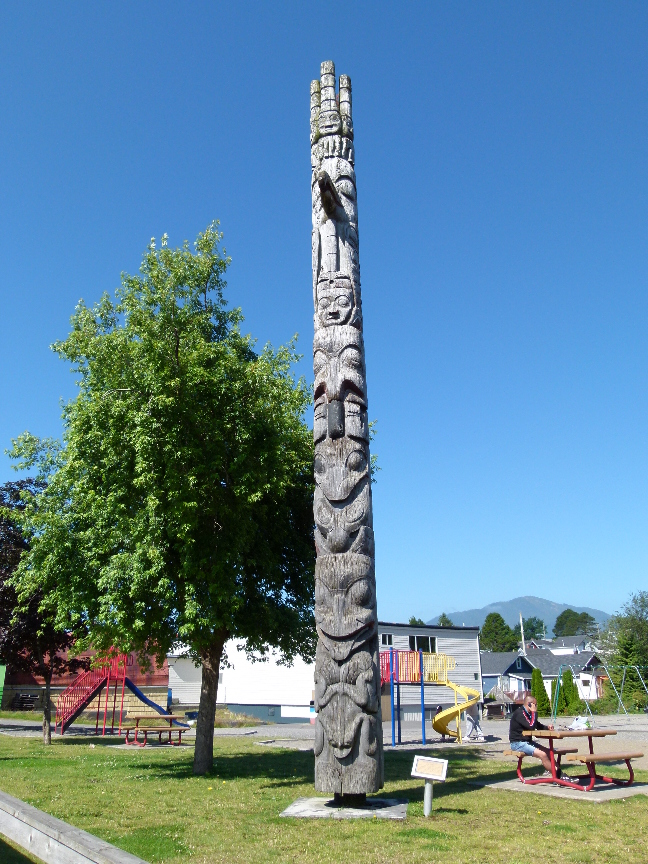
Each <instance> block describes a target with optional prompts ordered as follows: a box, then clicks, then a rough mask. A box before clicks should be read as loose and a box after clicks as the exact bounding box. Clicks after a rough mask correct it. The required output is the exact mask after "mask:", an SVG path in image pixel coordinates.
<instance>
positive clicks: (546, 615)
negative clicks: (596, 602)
mask: <svg viewBox="0 0 648 864" xmlns="http://www.w3.org/2000/svg"><path fill="white" fill-rule="evenodd" d="M565 609H573V610H574V611H575V612H588V613H589V614H590V615H591V616H592V617H593V618H594V620H595V621H597V622H598V623H599V624H604V623H605V622H606V621H607V620H608V618H609V617H610V615H609V614H608V613H607V612H603V611H602V610H601V609H591V608H590V607H589V606H572V605H570V604H568V603H553V602H552V601H551V600H543V599H542V598H541V597H516V598H515V599H513V600H504V601H502V602H500V603H490V604H489V605H488V606H484V607H483V608H481V609H466V611H465V612H448V613H447V614H448V617H449V618H450V619H451V620H452V622H453V624H457V625H459V626H461V625H462V624H465V625H466V627H475V626H477V627H481V626H482V624H483V623H484V619H485V618H486V616H487V615H489V614H490V613H491V612H499V614H500V615H501V616H502V618H503V619H504V620H505V621H506V623H507V624H508V625H509V627H514V626H515V625H516V624H517V623H518V622H519V620H520V612H521V613H522V617H523V618H531V617H532V616H536V617H537V618H540V619H542V620H543V621H544V622H545V624H546V625H547V635H549V631H550V630H551V631H553V626H554V624H555V623H556V618H557V617H558V616H559V615H560V613H561V612H564V611H565ZM439 614H441V613H439ZM438 618H439V616H438V615H437V617H436V618H433V619H432V620H431V621H428V622H427V623H428V624H436V623H437V621H438Z"/></svg>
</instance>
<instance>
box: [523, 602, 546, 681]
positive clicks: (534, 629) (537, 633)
mask: <svg viewBox="0 0 648 864" xmlns="http://www.w3.org/2000/svg"><path fill="white" fill-rule="evenodd" d="M522 624H523V626H524V638H525V639H542V638H543V636H544V633H545V623H544V621H543V620H542V619H541V618H537V617H536V616H535V615H533V616H532V617H531V618H523V619H522ZM545 695H546V694H545Z"/></svg>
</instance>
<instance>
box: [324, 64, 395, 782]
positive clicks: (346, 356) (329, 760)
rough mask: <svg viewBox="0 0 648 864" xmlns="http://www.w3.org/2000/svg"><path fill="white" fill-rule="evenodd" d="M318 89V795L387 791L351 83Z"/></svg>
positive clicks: (331, 79)
mask: <svg viewBox="0 0 648 864" xmlns="http://www.w3.org/2000/svg"><path fill="white" fill-rule="evenodd" d="M335 90H336V80H335V66H334V65H333V63H332V62H330V61H329V62H326V63H322V67H321V77H320V80H318V81H313V82H312V84H311V164H312V168H313V176H312V197H313V238H312V251H313V301H314V304H315V338H314V341H313V365H314V372H315V418H314V435H315V482H316V488H315V502H314V509H315V525H316V529H315V542H316V546H317V562H316V566H315V619H316V622H317V634H318V644H317V657H316V665H315V710H316V711H317V712H318V714H317V725H316V731H315V788H316V789H317V790H318V791H320V792H333V793H336V794H337V795H364V794H366V793H367V792H376V791H377V790H378V789H380V788H382V785H383V748H382V718H381V714H380V666H379V656H378V630H377V624H378V619H377V613H376V581H375V576H374V540H373V522H372V511H371V477H370V460H369V427H368V423H367V381H366V372H365V357H364V343H363V339H362V303H361V298H360V262H359V257H358V211H357V197H356V179H355V170H354V148H353V122H352V117H351V80H350V78H348V77H347V76H346V75H341V76H340V89H339V94H336V92H335Z"/></svg>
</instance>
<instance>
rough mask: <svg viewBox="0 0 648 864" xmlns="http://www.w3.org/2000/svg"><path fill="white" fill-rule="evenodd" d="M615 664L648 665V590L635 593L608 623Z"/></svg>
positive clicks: (612, 658) (612, 659)
mask: <svg viewBox="0 0 648 864" xmlns="http://www.w3.org/2000/svg"><path fill="white" fill-rule="evenodd" d="M608 635H609V636H611V639H609V638H608V644H611V649H612V657H611V661H612V663H614V664H615V665H631V664H632V665H637V666H646V667H648V591H639V592H638V593H637V594H633V595H632V596H631V597H630V600H629V601H628V602H627V603H626V604H625V605H624V606H623V608H622V610H621V612H618V613H617V614H616V615H614V616H613V617H612V618H611V619H610V621H609V623H608Z"/></svg>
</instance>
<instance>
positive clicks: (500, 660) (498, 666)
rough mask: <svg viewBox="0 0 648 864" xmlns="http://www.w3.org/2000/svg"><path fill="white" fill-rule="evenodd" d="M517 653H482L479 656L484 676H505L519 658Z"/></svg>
mask: <svg viewBox="0 0 648 864" xmlns="http://www.w3.org/2000/svg"><path fill="white" fill-rule="evenodd" d="M518 656H519V655H518V652H517V651H482V652H481V653H480V655H479V659H480V660H481V670H482V676H483V675H503V674H504V673H505V671H506V670H507V669H508V667H509V666H510V665H511V663H513V662H515V660H516V658H517V657H518Z"/></svg>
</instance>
